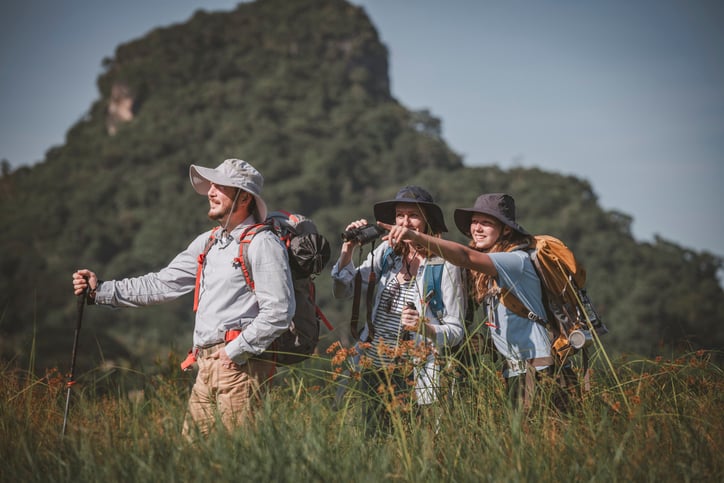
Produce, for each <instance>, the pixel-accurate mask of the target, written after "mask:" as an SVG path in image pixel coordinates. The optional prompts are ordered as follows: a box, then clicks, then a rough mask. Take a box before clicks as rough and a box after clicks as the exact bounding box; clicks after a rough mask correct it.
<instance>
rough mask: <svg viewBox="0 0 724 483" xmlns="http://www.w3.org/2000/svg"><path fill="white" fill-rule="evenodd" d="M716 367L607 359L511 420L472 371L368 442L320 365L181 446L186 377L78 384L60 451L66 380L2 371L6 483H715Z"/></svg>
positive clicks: (488, 379) (349, 399)
mask: <svg viewBox="0 0 724 483" xmlns="http://www.w3.org/2000/svg"><path fill="white" fill-rule="evenodd" d="M711 356H712V354H710V353H705V352H699V353H695V354H689V355H687V356H685V357H682V358H680V359H676V360H663V359H657V360H646V359H639V360H626V359H620V360H617V361H614V362H613V365H612V367H613V368H614V370H615V372H616V374H615V377H613V375H612V374H610V371H603V370H601V371H599V372H597V373H594V377H593V381H592V382H593V385H592V389H591V391H590V392H588V393H585V394H584V395H583V397H582V398H580V399H577V400H576V401H575V403H574V404H573V407H572V409H571V410H570V411H569V412H568V413H565V414H561V413H558V412H556V411H555V410H554V409H551V408H550V405H547V404H536V405H534V408H533V409H532V410H531V411H530V412H528V413H526V412H523V411H521V410H515V409H513V408H512V407H511V406H510V404H509V402H508V398H507V396H506V394H505V390H504V386H503V384H502V382H501V379H500V376H499V374H498V373H496V372H495V371H494V370H481V371H476V372H475V373H474V374H471V376H470V377H469V379H468V381H467V384H466V385H464V386H463V387H458V388H457V389H456V390H455V391H454V394H453V395H452V396H450V397H448V398H447V399H446V401H445V402H444V404H440V405H437V406H436V407H434V408H432V409H431V410H429V411H428V412H426V413H424V414H411V413H405V412H404V411H401V412H399V413H397V416H396V417H399V418H401V419H400V421H404V423H401V424H397V425H393V427H397V428H398V429H399V430H397V431H392V432H391V433H390V434H384V435H382V436H379V437H375V438H371V439H366V438H365V437H364V436H363V435H364V428H363V424H362V419H361V412H360V409H359V405H360V403H361V402H362V399H363V397H362V396H361V395H360V394H358V393H357V392H356V391H355V390H354V382H352V383H351V384H350V386H349V390H348V391H347V394H346V396H345V397H344V398H343V399H341V400H335V393H336V390H337V388H338V385H339V384H340V378H336V379H335V378H334V377H333V371H332V368H331V366H330V364H329V361H327V360H326V359H323V358H320V359H318V360H315V361H311V362H310V363H306V364H304V365H302V366H299V367H297V368H295V369H293V370H290V371H287V372H285V373H284V374H283V375H282V376H283V377H282V378H281V379H282V380H283V382H279V383H277V384H276V385H275V386H274V387H273V388H272V390H271V391H270V393H269V396H268V397H267V398H266V399H265V400H264V403H263V407H262V408H261V409H260V411H259V413H258V417H257V418H256V420H255V421H254V423H253V424H250V425H248V426H246V427H244V428H242V429H239V430H236V431H234V432H232V433H227V432H225V431H223V430H218V431H214V432H212V434H211V435H210V436H209V437H207V438H204V439H199V440H197V441H195V442H193V443H189V442H187V441H186V440H184V439H183V438H182V437H181V427H182V422H183V417H184V411H185V405H186V398H187V395H188V390H189V388H190V384H191V382H192V381H191V377H192V376H190V375H188V374H182V373H177V372H174V369H173V367H174V366H175V364H172V363H168V364H167V363H166V362H164V363H163V364H160V365H161V366H164V367H162V368H161V370H159V375H158V376H154V377H152V378H149V380H148V381H146V383H145V387H144V388H143V389H142V390H140V391H128V390H126V389H125V388H124V382H123V379H122V378H119V379H116V380H114V381H113V383H112V384H111V383H109V381H108V380H102V381H101V378H100V377H99V376H96V375H94V374H93V373H91V374H84V375H81V377H79V378H77V380H78V381H79V382H78V384H76V385H75V386H73V387H72V391H71V395H72V404H71V411H70V414H69V420H68V429H67V433H66V435H65V436H64V437H61V434H60V433H61V427H62V421H63V411H64V406H65V397H66V391H65V389H66V387H65V378H64V377H63V376H62V375H61V374H60V373H59V372H57V371H51V372H50V373H48V374H47V375H46V376H44V377H34V376H30V375H29V373H28V372H27V371H21V370H18V369H15V368H13V367H11V366H9V365H6V366H4V367H0V372H1V377H0V381H1V382H0V461H1V463H0V480H1V481H8V482H9V481H13V482H17V481H43V482H48V481H111V482H115V481H134V482H146V481H148V482H151V481H153V482H159V481H184V482H186V481H204V482H207V481H219V480H221V481H275V482H277V481H295V482H296V481H305V482H306V481H319V482H328V481H415V482H418V481H422V482H425V481H435V482H437V481H461V482H466V481H475V482H478V481H495V482H499V481H536V482H537V481H716V482H719V481H723V480H724V463H723V461H724V458H722V456H721V455H722V451H723V450H724V423H723V422H722V416H723V415H724V412H723V411H722V409H724V405H723V404H722V401H723V398H724V396H723V394H724V377H722V370H721V368H720V367H718V366H717V365H716V364H715V363H714V362H712V360H711ZM166 365H167V367H166ZM99 381H101V382H99ZM539 397H540V399H539V400H538V401H539V402H540V401H542V400H543V399H545V398H546V397H547V394H546V392H545V391H542V392H541V393H540V394H539ZM624 400H625V401H624Z"/></svg>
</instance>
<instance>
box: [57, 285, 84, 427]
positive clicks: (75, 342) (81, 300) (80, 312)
mask: <svg viewBox="0 0 724 483" xmlns="http://www.w3.org/2000/svg"><path fill="white" fill-rule="evenodd" d="M87 292H88V288H87V287H86V289H85V290H83V293H82V294H80V295H78V320H77V323H76V325H75V336H74V337H73V353H72V355H71V359H70V372H68V382H67V393H66V397H65V413H64V414H63V431H62V433H61V436H65V428H66V426H67V424H68V409H70V390H71V388H72V387H73V384H75V380H74V375H75V358H76V355H77V353H78V337H79V336H80V325H81V322H82V321H83V307H84V306H85V297H86V293H87Z"/></svg>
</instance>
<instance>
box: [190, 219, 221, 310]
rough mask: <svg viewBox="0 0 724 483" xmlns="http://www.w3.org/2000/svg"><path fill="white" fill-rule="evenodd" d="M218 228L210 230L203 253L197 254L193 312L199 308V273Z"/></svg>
mask: <svg viewBox="0 0 724 483" xmlns="http://www.w3.org/2000/svg"><path fill="white" fill-rule="evenodd" d="M219 228H221V227H220V226H217V227H215V228H214V229H213V230H211V233H210V234H209V239H208V240H206V245H205V246H204V251H203V252H201V253H200V254H199V258H198V262H199V264H198V266H197V267H196V286H195V287H194V312H196V311H197V310H198V308H199V287H200V285H201V272H202V271H203V269H204V261H205V260H206V254H207V253H209V250H211V247H212V246H213V245H214V241H215V239H216V237H215V234H216V231H217V230H218V229H219Z"/></svg>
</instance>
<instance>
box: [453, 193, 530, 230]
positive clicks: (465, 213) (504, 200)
mask: <svg viewBox="0 0 724 483" xmlns="http://www.w3.org/2000/svg"><path fill="white" fill-rule="evenodd" d="M475 213H482V214H484V215H490V216H492V217H493V218H495V219H497V220H498V221H500V222H501V223H503V224H505V225H507V226H509V227H510V228H512V229H513V230H515V231H517V232H518V233H520V234H522V235H530V233H528V232H527V231H525V229H524V228H523V227H522V226H520V225H519V224H518V223H516V221H515V200H514V199H513V197H512V196H510V195H507V194H505V193H487V194H483V195H480V196H478V198H477V199H476V200H475V205H473V207H472V208H457V209H456V210H455V214H454V217H455V225H456V226H457V227H458V230H460V231H461V232H462V233H463V234H464V235H465V236H468V237H469V236H472V235H471V234H470V220H471V219H472V217H473V214H475Z"/></svg>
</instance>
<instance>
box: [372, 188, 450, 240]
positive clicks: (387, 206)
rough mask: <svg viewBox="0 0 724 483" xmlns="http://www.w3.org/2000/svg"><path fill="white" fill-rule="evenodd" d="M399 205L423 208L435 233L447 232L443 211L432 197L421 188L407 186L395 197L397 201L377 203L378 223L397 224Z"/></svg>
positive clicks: (376, 216) (376, 215)
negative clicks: (397, 207)
mask: <svg viewBox="0 0 724 483" xmlns="http://www.w3.org/2000/svg"><path fill="white" fill-rule="evenodd" d="M398 203H412V204H416V205H419V206H421V207H422V209H423V210H424V212H425V216H426V218H427V219H426V220H425V221H427V224H428V225H429V226H430V229H431V230H432V232H433V233H443V232H447V226H445V217H444V216H443V214H442V210H441V209H440V207H439V206H437V205H436V204H435V201H434V200H433V199H432V195H431V194H430V193H428V192H427V191H426V190H425V189H423V188H421V187H419V186H405V187H404V188H402V189H401V190H400V191H398V192H397V195H395V199H393V200H387V201H380V202H379V203H375V206H374V210H375V218H376V219H377V221H381V222H383V223H387V224H389V225H394V224H395V216H396V214H395V206H397V204H398Z"/></svg>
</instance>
